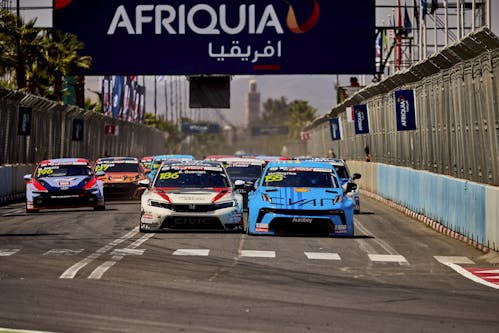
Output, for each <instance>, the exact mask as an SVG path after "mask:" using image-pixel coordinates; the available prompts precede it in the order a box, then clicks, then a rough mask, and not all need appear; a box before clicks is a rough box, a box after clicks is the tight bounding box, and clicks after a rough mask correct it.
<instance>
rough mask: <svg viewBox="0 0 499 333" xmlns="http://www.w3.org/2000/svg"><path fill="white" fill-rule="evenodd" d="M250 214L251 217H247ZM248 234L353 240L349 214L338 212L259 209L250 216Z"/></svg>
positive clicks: (351, 221) (350, 214)
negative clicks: (320, 236)
mask: <svg viewBox="0 0 499 333" xmlns="http://www.w3.org/2000/svg"><path fill="white" fill-rule="evenodd" d="M250 214H251V213H250ZM248 231H249V233H250V234H267V235H280V234H295V235H302V234H303V235H324V236H353V234H354V226H353V213H352V212H350V213H348V212H347V211H345V210H341V209H330V210H295V209H276V208H261V209H260V210H259V211H258V213H257V214H256V216H255V215H250V224H249V230H248Z"/></svg>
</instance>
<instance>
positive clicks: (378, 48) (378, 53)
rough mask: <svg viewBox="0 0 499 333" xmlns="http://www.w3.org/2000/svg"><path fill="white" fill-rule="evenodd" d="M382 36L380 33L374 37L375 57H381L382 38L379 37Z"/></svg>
mask: <svg viewBox="0 0 499 333" xmlns="http://www.w3.org/2000/svg"><path fill="white" fill-rule="evenodd" d="M382 34H383V32H382V31H380V32H379V33H378V34H377V35H376V57H381V43H382V38H381V35H382Z"/></svg>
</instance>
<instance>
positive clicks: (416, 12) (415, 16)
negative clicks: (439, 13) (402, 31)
mask: <svg viewBox="0 0 499 333" xmlns="http://www.w3.org/2000/svg"><path fill="white" fill-rule="evenodd" d="M413 6H414V20H415V21H416V28H418V29H419V9H418V8H419V5H418V4H417V1H416V0H414V3H413Z"/></svg>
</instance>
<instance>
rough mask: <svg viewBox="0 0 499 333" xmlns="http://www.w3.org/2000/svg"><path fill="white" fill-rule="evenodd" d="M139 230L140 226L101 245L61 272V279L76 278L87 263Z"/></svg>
mask: <svg viewBox="0 0 499 333" xmlns="http://www.w3.org/2000/svg"><path fill="white" fill-rule="evenodd" d="M138 232H139V227H135V228H134V229H133V230H131V231H130V232H128V233H127V234H125V235H124V236H123V237H121V238H118V239H115V240H114V241H112V242H111V243H109V244H107V245H105V246H103V247H101V248H100V249H98V250H97V251H95V252H94V253H92V254H90V255H89V256H88V257H86V258H85V259H83V260H81V261H79V262H77V263H76V264H74V265H73V266H71V267H69V268H68V269H67V270H66V271H65V272H64V273H62V274H61V276H59V278H60V279H72V278H74V277H75V276H76V274H77V273H78V271H80V269H82V268H83V267H85V266H86V265H88V264H90V263H91V262H92V261H94V260H95V259H97V258H99V257H100V256H101V255H103V254H104V253H106V252H107V251H110V250H111V249H112V248H113V247H115V246H117V245H119V244H121V243H122V242H124V241H125V240H127V239H129V238H132V237H133V236H135V235H136V234H137V233H138Z"/></svg>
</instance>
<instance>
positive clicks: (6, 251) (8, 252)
mask: <svg viewBox="0 0 499 333" xmlns="http://www.w3.org/2000/svg"><path fill="white" fill-rule="evenodd" d="M19 251H21V249H0V257H8V256H11V255H13V254H15V253H17V252H19Z"/></svg>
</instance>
